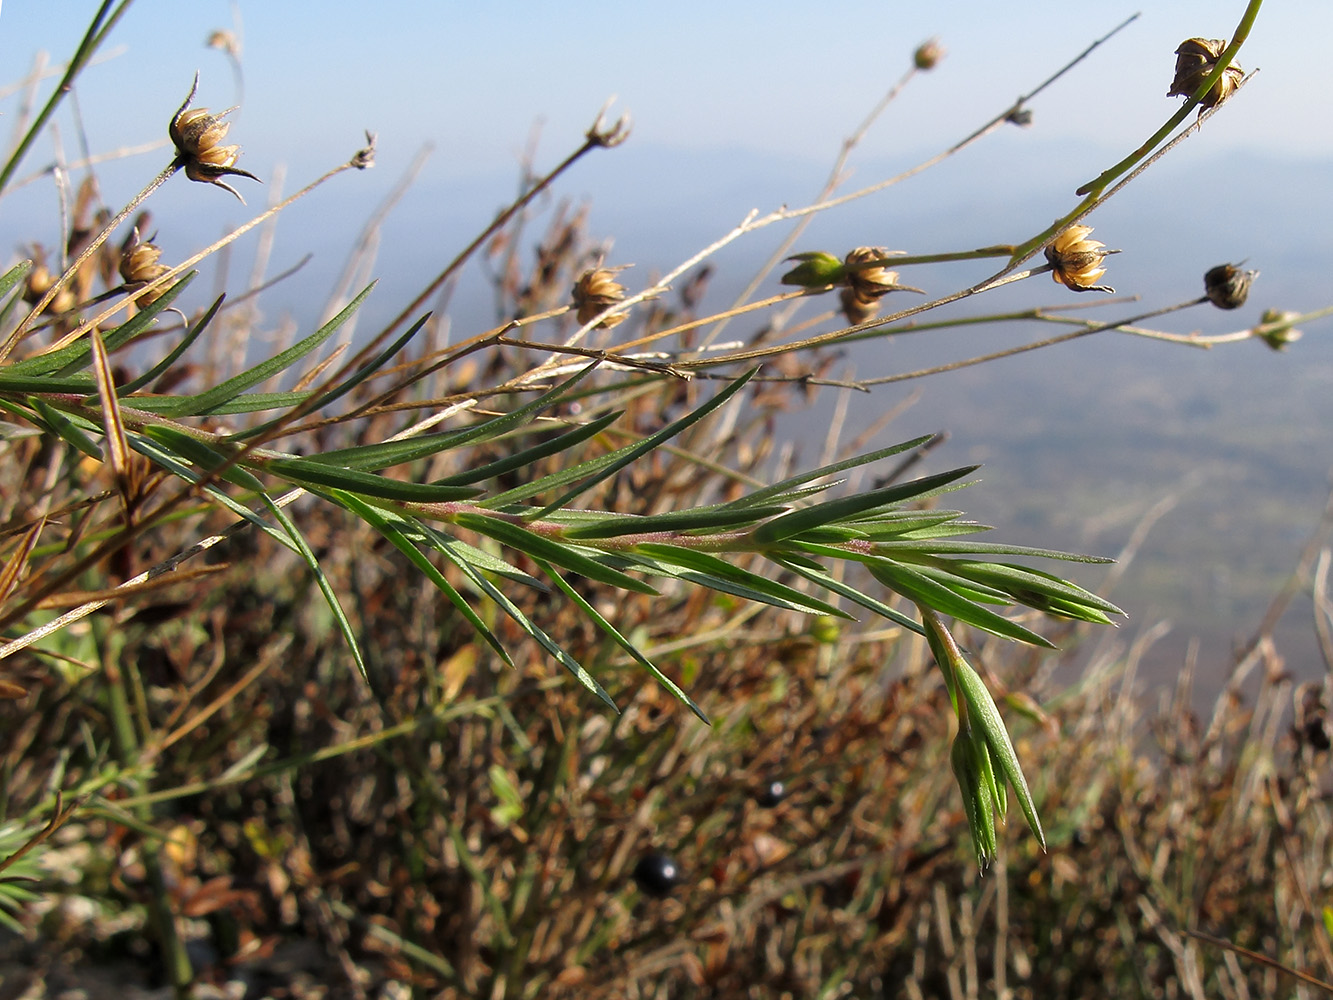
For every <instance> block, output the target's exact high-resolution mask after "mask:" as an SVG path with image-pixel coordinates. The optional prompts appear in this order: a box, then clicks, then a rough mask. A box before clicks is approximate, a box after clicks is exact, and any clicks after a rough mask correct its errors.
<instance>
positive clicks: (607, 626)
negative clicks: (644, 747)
mask: <svg viewBox="0 0 1333 1000" xmlns="http://www.w3.org/2000/svg"><path fill="white" fill-rule="evenodd" d="M540 565H541V567H542V569H543V570H544V571H545V573H546V575H547V576H549V577H550V578H551V579H552V580H553V581H554V582H555V585H556V586H557V587H559V588H560V590H561V591H563V592H564V595H565V596H566V597H568V598H569V599H570V600H571V601H573V602H574V603H575V604H576V605H578V607H579V610H580V611H582V612H583V613H584V614H585V615H587V616H588V618H589V619H591V620H592V622H593V623H594V624H595V625H596V626H597V627H598V628H599V629H601V630H602V631H603V632H605V633H606V634H607V635H608V636H610V638H611V640H612V641H613V642H614V643H615V644H616V645H617V646H619V647H620V648H621V649H623V650H624V651H625V652H626V653H628V654H629V655H630V656H631V657H633V658H634V661H635V662H636V663H638V664H639V665H640V666H641V667H643V668H644V669H645V670H647V671H648V672H649V673H650V674H652V675H653V677H654V678H656V680H657V683H659V684H661V685H662V687H664V688H666V689H667V690H668V691H669V692H671V694H672V696H673V697H674V698H675V699H676V700H677V701H679V702H680V703H681V704H682V705H684V706H685V707H686V708H688V709H689V710H690V711H691V712H693V713H694V714H695V715H697V716H698V717H699V718H700V719H701V720H702V721H703V723H704V725H709V726H711V725H712V722H710V721H709V719H708V715H707V714H706V713H705V712H704V710H703V709H702V708H700V707H699V706H698V705H697V704H696V703H695V701H694V699H693V698H691V697H690V696H689V695H687V694H686V693H685V692H684V691H682V690H681V688H680V686H679V685H678V684H677V683H676V682H675V681H673V680H672V679H671V678H670V677H668V676H667V675H666V674H664V673H662V671H661V670H659V669H658V668H657V666H656V665H655V664H654V663H653V662H652V661H651V660H649V659H648V658H647V657H646V656H644V655H643V653H641V652H639V650H638V648H637V647H636V646H635V645H634V643H632V642H630V641H629V640H628V639H626V638H625V637H624V636H623V635H621V634H620V631H619V630H618V629H617V628H616V627H615V626H614V625H612V624H611V623H610V622H609V621H607V620H606V618H605V617H603V615H602V614H601V612H599V611H598V610H597V609H596V608H594V607H593V606H592V605H591V604H589V603H588V601H587V600H586V599H585V598H584V596H583V595H582V594H580V593H579V592H578V591H577V590H575V589H574V588H573V587H571V586H570V585H569V584H568V583H567V582H566V581H565V579H564V578H563V577H562V576H560V574H559V573H557V572H556V571H555V569H554V568H553V567H551V566H550V565H549V564H546V563H541V564H540Z"/></svg>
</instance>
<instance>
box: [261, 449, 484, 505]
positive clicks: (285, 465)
mask: <svg viewBox="0 0 1333 1000" xmlns="http://www.w3.org/2000/svg"><path fill="white" fill-rule="evenodd" d="M263 467H264V470H265V471H266V472H271V473H273V475H275V476H281V477H282V478H283V479H286V480H287V481H288V482H291V483H296V484H297V485H299V486H307V487H311V486H324V487H328V488H330V489H337V490H345V491H346V492H348V493H359V494H362V495H363V496H370V497H380V498H381V499H384V500H401V501H403V502H404V503H449V502H452V501H455V500H467V499H470V498H472V497H475V496H477V495H478V494H479V493H481V490H479V489H476V488H474V487H471V486H432V485H430V484H429V483H410V482H404V481H403V480H401V479H389V478H388V477H387V476H377V475H375V474H374V473H371V472H358V471H356V470H354V469H339V468H336V467H334V466H331V465H326V464H324V463H323V462H315V461H311V460H310V459H307V458H275V459H270V460H268V461H266V462H264V465H263Z"/></svg>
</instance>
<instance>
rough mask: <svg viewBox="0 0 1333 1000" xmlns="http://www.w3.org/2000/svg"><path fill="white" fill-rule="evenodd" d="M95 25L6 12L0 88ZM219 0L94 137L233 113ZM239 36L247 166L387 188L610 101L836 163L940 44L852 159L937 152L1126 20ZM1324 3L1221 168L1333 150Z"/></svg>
mask: <svg viewBox="0 0 1333 1000" xmlns="http://www.w3.org/2000/svg"><path fill="white" fill-rule="evenodd" d="M94 7H95V4H93V3H91V2H86V0H84V2H75V0H60V2H58V3H53V2H49V0H43V2H35V0H27V2H25V0H9V2H8V3H7V4H5V5H4V8H3V11H0V67H3V73H0V80H10V79H14V78H16V77H17V76H18V75H19V74H20V72H21V70H22V69H23V68H25V67H26V66H27V65H29V62H30V59H31V55H32V53H33V52H34V51H35V50H37V49H45V50H46V51H48V52H50V53H52V55H53V56H54V57H57V58H59V57H60V56H61V55H62V54H63V53H67V52H68V51H70V50H71V49H72V47H73V45H74V43H75V42H76V41H77V38H78V36H79V34H80V33H81V30H82V24H83V21H84V19H85V18H86V16H87V15H88V13H90V12H91V11H92V10H93V9H94ZM233 9H234V8H233V5H232V4H230V3H226V2H221V0H189V2H181V0H138V2H137V3H135V4H134V6H133V7H131V9H130V11H129V13H128V14H127V15H126V16H125V18H124V19H123V21H122V23H121V25H120V26H119V27H118V28H117V29H116V32H115V34H114V36H113V37H112V47H113V48H115V47H120V46H123V47H124V48H125V51H124V54H122V55H120V56H118V57H117V58H116V59H114V60H112V61H111V62H109V63H108V64H106V65H104V66H102V67H99V68H97V69H96V70H94V71H93V72H92V73H91V74H90V75H89V76H88V78H87V82H86V83H85V84H84V86H83V87H82V89H81V94H80V96H81V98H82V101H83V105H84V110H85V117H86V119H87V122H88V125H89V127H90V129H92V130H93V131H94V134H95V135H96V136H97V137H99V138H100V137H101V136H103V135H106V136H107V137H108V138H109V137H110V134H111V132H110V131H108V130H107V129H106V128H104V127H103V124H104V123H105V122H106V121H107V119H108V117H110V118H111V119H112V120H113V121H114V124H115V127H114V129H113V130H111V131H114V132H115V134H116V135H118V136H120V135H123V136H124V141H141V140H143V139H145V138H147V137H150V136H155V135H157V134H158V133H159V132H160V128H159V126H158V120H159V119H160V118H161V117H162V115H163V113H164V111H165V112H166V113H168V114H169V112H170V110H172V109H174V107H175V105H176V104H177V103H178V101H179V98H180V96H181V95H183V93H184V91H185V89H186V88H187V87H188V83H189V79H190V77H191V75H192V74H193V72H194V71H195V70H196V69H199V70H201V71H202V74H203V84H202V88H201V98H202V103H204V104H206V105H210V106H215V107H216V106H225V105H227V104H230V103H232V101H233V93H234V88H233V85H232V79H231V74H230V70H229V68H228V66H227V64H226V62H225V60H224V59H223V57H222V56H221V55H219V54H218V53H216V52H213V51H209V50H206V49H205V48H204V47H203V40H204V38H205V36H206V35H207V33H208V32H209V31H210V30H211V29H212V28H215V27H229V26H231V25H232V23H233ZM237 9H239V12H240V17H241V23H242V26H243V29H244V44H245V64H246V79H247V88H248V93H247V99H246V105H245V107H244V108H243V109H242V113H241V115H240V116H238V122H240V121H243V122H244V127H243V128H242V127H241V126H239V125H238V127H237V129H236V130H235V131H236V133H237V136H236V137H237V138H241V139H243V141H244V142H245V144H246V150H247V153H246V155H247V158H248V160H249V161H250V162H259V163H260V165H261V166H264V165H266V163H265V161H270V162H271V161H275V160H276V159H279V158H280V159H283V160H284V161H286V162H288V163H289V164H290V165H291V166H293V167H294V168H296V169H298V170H301V169H304V168H305V167H306V166H307V160H308V161H309V165H310V167H311V169H314V168H315V167H316V166H317V164H316V162H315V161H316V160H318V161H319V163H323V162H327V161H328V159H329V157H330V156H334V155H335V151H337V152H341V151H342V150H343V149H345V148H347V147H348V144H349V143H352V144H354V143H355V142H356V140H357V138H358V137H359V134H360V129H362V128H367V127H368V128H372V129H374V130H376V131H377V132H379V134H380V137H381V144H382V147H383V151H384V156H385V157H387V158H388V159H386V160H384V161H383V162H384V163H385V164H386V165H391V164H392V163H394V162H395V161H396V159H397V158H402V160H403V162H406V159H407V158H409V157H410V155H411V152H412V151H413V150H414V149H415V148H416V146H417V145H418V144H419V143H420V142H422V141H425V140H430V141H433V142H434V143H435V144H436V145H437V147H438V148H439V150H440V154H439V156H438V157H437V160H436V163H435V164H434V166H433V168H432V169H433V170H435V171H437V172H443V173H446V174H452V173H457V174H473V173H477V172H481V171H489V170H495V169H509V168H512V165H513V163H514V159H515V155H516V153H517V151H518V150H519V149H521V148H522V146H523V145H524V143H525V142H526V140H527V137H528V134H529V132H530V130H531V128H532V126H533V123H534V122H535V121H537V120H541V121H542V122H544V126H543V131H544V135H545V136H546V141H547V142H549V143H551V144H553V145H554V146H556V147H558V148H564V146H565V145H567V144H568V142H569V137H570V136H576V135H577V134H578V132H579V131H580V130H581V129H582V128H584V127H585V126H586V124H587V122H588V120H589V119H590V117H591V116H592V114H593V113H594V112H595V111H596V110H597V108H598V107H599V106H601V104H602V103H603V102H604V101H605V100H606V99H607V98H608V97H610V96H611V95H617V96H618V98H619V102H618V104H617V107H618V108H620V109H624V110H628V111H630V112H631V114H632V115H633V116H634V120H635V127H636V135H637V139H638V141H640V142H644V143H653V144H657V143H661V144H666V145H670V146H678V147H679V146H696V147H697V146H711V147H732V146H735V147H741V148H745V149H752V150H762V151H766V152H772V153H779V154H793V155H815V156H818V157H829V156H831V155H832V153H833V152H835V151H836V148H837V144H838V143H839V142H840V140H841V139H842V137H843V136H844V135H845V134H846V133H847V131H848V130H849V129H850V128H851V127H852V126H853V125H854V124H855V123H856V122H857V121H858V120H859V119H860V117H861V116H862V115H863V114H864V112H865V110H866V109H867V108H868V107H869V106H870V105H872V104H873V103H874V101H875V100H876V99H877V97H878V96H879V95H880V94H881V93H882V92H883V91H884V90H885V89H886V88H887V86H888V85H889V84H890V83H891V82H892V81H893V80H894V79H896V77H897V76H898V74H899V73H900V71H901V70H902V68H903V67H904V66H905V64H906V61H907V58H908V57H909V55H910V53H911V50H912V48H913V47H914V46H915V45H916V44H917V43H918V42H920V41H921V40H923V39H925V38H927V37H930V36H932V35H938V36H940V37H941V38H942V40H943V43H944V45H945V46H946V48H947V49H948V50H949V57H948V58H947V59H946V60H945V61H944V62H943V63H942V64H941V66H940V67H939V69H938V70H936V71H935V73H933V74H931V75H930V76H929V77H928V78H926V79H923V80H921V81H919V82H918V84H917V85H915V86H914V87H913V88H912V91H911V92H910V93H909V94H908V95H906V96H905V98H904V99H903V100H902V101H901V103H900V106H899V107H898V108H896V109H895V110H894V112H893V114H892V115H890V116H889V117H888V118H886V120H885V123H884V125H883V127H882V128H881V129H879V130H877V131H876V133H875V134H874V135H873V136H872V137H871V138H870V140H869V141H868V143H867V146H866V152H867V154H873V153H875V152H876V151H878V150H884V149H897V148H904V147H907V148H912V149H921V150H925V149H930V148H934V147H936V146H938V145H940V144H941V143H943V142H947V141H950V140H952V139H953V138H955V137H957V135H958V134H959V129H960V126H962V125H971V124H972V123H975V122H980V121H983V120H985V118H986V117H988V116H989V115H990V114H991V113H993V112H994V110H996V108H997V106H998V104H999V103H1000V102H1001V101H1003V100H1005V99H1008V98H1011V97H1013V96H1016V95H1017V94H1018V93H1020V92H1022V91H1024V90H1026V89H1027V88H1029V87H1030V86H1032V85H1033V84H1034V83H1035V82H1037V81H1039V80H1040V79H1041V78H1043V77H1044V76H1045V75H1046V74H1047V73H1049V72H1050V71H1052V70H1053V69H1055V68H1056V67H1058V66H1059V65H1060V64H1062V63H1063V62H1064V61H1065V60H1066V59H1067V58H1068V57H1069V56H1070V55H1071V54H1073V53H1076V52H1077V51H1079V50H1080V49H1081V48H1082V47H1083V46H1084V45H1086V44H1087V43H1088V42H1089V41H1091V40H1092V39H1093V38H1095V37H1097V36H1098V35H1100V34H1102V33H1104V32H1105V31H1106V30H1107V29H1109V28H1110V27H1111V26H1113V25H1114V24H1116V23H1118V22H1119V21H1120V20H1122V19H1123V18H1125V17H1126V16H1128V15H1129V14H1131V13H1133V12H1134V11H1135V9H1136V7H1135V6H1134V5H1132V4H1124V3H1115V2H1108V3H1103V4H1069V3H1053V2H1045V0H1040V2H1033V3H1028V4H996V3H993V2H991V3H984V2H955V3H948V4H932V3H893V2H885V0H881V2H868V0H861V2H845V3H813V2H809V0H807V2H801V3H796V2H790V0H777V2H771V3H765V4H757V3H731V4H721V3H716V2H698V0H686V2H677V3H673V4H669V5H662V4H625V3H616V4H612V3H603V2H583V3H575V4H538V3H515V2H506V0H499V2H490V3H468V4H462V3H453V2H444V3H424V2H408V0H397V2H395V0H387V2H383V3H379V4H376V5H374V10H373V13H371V5H369V4H366V3H364V2H360V0H356V2H353V0H320V2H319V3H294V2H281V0H271V2H266V3H245V2H242V3H240V4H239V5H237ZM1243 9H1244V4H1243V3H1241V2H1239V0H1232V2H1227V3H1223V2H1218V0H1207V2H1201V0H1172V2H1170V3H1164V2H1158V3H1156V4H1152V5H1150V6H1149V7H1148V9H1146V10H1145V11H1144V12H1143V14H1142V16H1141V17H1140V18H1139V20H1138V21H1137V22H1136V23H1135V24H1134V25H1132V26H1131V27H1130V28H1129V29H1127V31H1125V32H1124V33H1122V35H1121V36H1119V37H1118V38H1117V39H1115V40H1114V41H1113V42H1112V43H1110V44H1108V45H1107V46H1105V47H1104V48H1103V49H1101V50H1099V51H1098V52H1097V53H1094V55H1093V56H1092V57H1091V58H1090V59H1089V60H1088V61H1087V62H1086V63H1085V64H1084V65H1083V66H1082V67H1080V69H1079V70H1077V71H1076V74H1075V75H1073V76H1072V77H1070V78H1069V79H1068V80H1067V81H1066V82H1064V83H1062V84H1061V85H1059V86H1058V87H1057V88H1056V89H1055V90H1053V91H1052V92H1049V93H1048V94H1047V95H1044V96H1043V97H1042V98H1041V99H1040V101H1039V103H1038V104H1037V105H1036V110H1037V114H1038V116H1039V117H1038V123H1039V128H1040V130H1041V131H1042V134H1043V135H1045V136H1049V137H1052V138H1058V137H1065V136H1070V137H1078V138H1086V139H1090V140H1092V141H1096V142H1098V143H1106V144H1109V145H1125V144H1133V143H1135V142H1137V141H1138V140H1139V139H1141V138H1142V137H1144V136H1145V135H1146V134H1147V133H1148V132H1149V131H1150V130H1151V128H1152V126H1154V125H1155V124H1157V123H1158V122H1159V121H1160V120H1161V119H1163V118H1164V117H1165V115H1166V114H1167V113H1169V111H1170V109H1171V108H1172V106H1173V104H1174V103H1175V102H1174V101H1171V100H1168V99H1167V98H1166V97H1165V92H1166V89H1167V85H1168V83H1169V80H1170V77H1171V69H1172V61H1173V56H1172V51H1173V50H1174V48H1175V46H1176V45H1177V44H1178V43H1179V42H1180V41H1181V40H1183V39H1184V38H1186V37H1189V36H1190V35H1204V36H1207V37H1225V36H1228V35H1229V34H1230V32H1231V29H1232V28H1233V27H1234V24H1235V22H1236V21H1237V20H1238V18H1239V15H1240V13H1241V12H1242V10H1243ZM1331 36H1333V4H1329V3H1327V2H1323V0H1317V2H1312V0H1307V2H1288V3H1283V4H1278V3H1275V2H1270V3H1269V5H1268V7H1267V8H1266V9H1265V10H1264V11H1263V12H1262V13H1261V15H1260V18H1259V22H1258V27H1257V29H1256V31H1255V33H1254V35H1253V37H1252V38H1251V40H1250V42H1249V43H1248V49H1247V51H1246V52H1245V54H1244V58H1243V59H1242V63H1243V65H1244V66H1245V67H1246V68H1247V69H1249V68H1251V67H1254V66H1256V65H1257V66H1260V67H1262V73H1261V74H1260V76H1259V78H1258V79H1257V80H1256V81H1255V86H1254V87H1252V88H1250V90H1249V91H1248V92H1247V93H1245V94H1244V100H1242V101H1238V102H1236V106H1235V107H1234V109H1231V110H1229V112H1228V114H1227V115H1225V116H1223V120H1220V121H1217V122H1216V123H1215V124H1214V127H1213V128H1212V130H1211V131H1212V132H1213V133H1214V134H1213V135H1212V137H1211V139H1210V142H1211V143H1212V144H1213V145H1214V146H1218V145H1219V144H1220V145H1227V146H1232V145H1234V146H1251V147H1263V148H1268V149H1282V150H1284V151H1287V152H1290V153H1291V154H1294V155H1309V154H1325V153H1329V152H1330V151H1333V131H1330V130H1329V129H1328V128H1327V123H1328V122H1330V121H1333V89H1331V88H1329V87H1328V86H1327V85H1326V81H1325V72H1326V70H1325V66H1326V53H1325V51H1324V48H1323V46H1325V44H1326V41H1325V40H1326V39H1327V38H1329V37H1331Z"/></svg>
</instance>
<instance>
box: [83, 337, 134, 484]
mask: <svg viewBox="0 0 1333 1000" xmlns="http://www.w3.org/2000/svg"><path fill="white" fill-rule="evenodd" d="M88 340H89V341H90V342H91V344H92V348H93V375H94V376H95V377H96V379H97V396H98V399H99V400H100V402H101V405H102V421H103V425H104V431H105V433H106V443H107V461H108V464H109V465H110V466H111V471H112V473H113V474H114V475H115V477H116V481H117V482H118V483H119V484H120V488H121V491H122V492H123V493H125V494H126V495H127V496H128V493H129V488H130V481H129V474H130V446H129V443H128V442H127V441H126V440H125V422H124V421H123V420H121V417H120V400H119V398H117V396H116V380H115V377H114V376H113V375H112V373H111V359H110V358H108V357H107V353H106V346H105V345H104V344H103V343H102V336H101V334H99V333H98V332H97V330H96V329H92V330H89V331H88Z"/></svg>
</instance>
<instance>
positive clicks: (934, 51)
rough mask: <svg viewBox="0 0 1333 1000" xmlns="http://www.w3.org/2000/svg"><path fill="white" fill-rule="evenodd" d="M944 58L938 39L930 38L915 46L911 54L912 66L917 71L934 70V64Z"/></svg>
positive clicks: (942, 48)
mask: <svg viewBox="0 0 1333 1000" xmlns="http://www.w3.org/2000/svg"><path fill="white" fill-rule="evenodd" d="M943 58H944V47H943V46H942V45H940V40H939V39H938V38H930V39H927V40H926V41H924V42H922V43H921V44H920V45H918V46H917V48H916V51H915V52H914V53H912V65H914V66H915V67H916V68H917V69H934V68H935V64H936V63H938V62H939V61H940V60H941V59H943Z"/></svg>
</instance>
